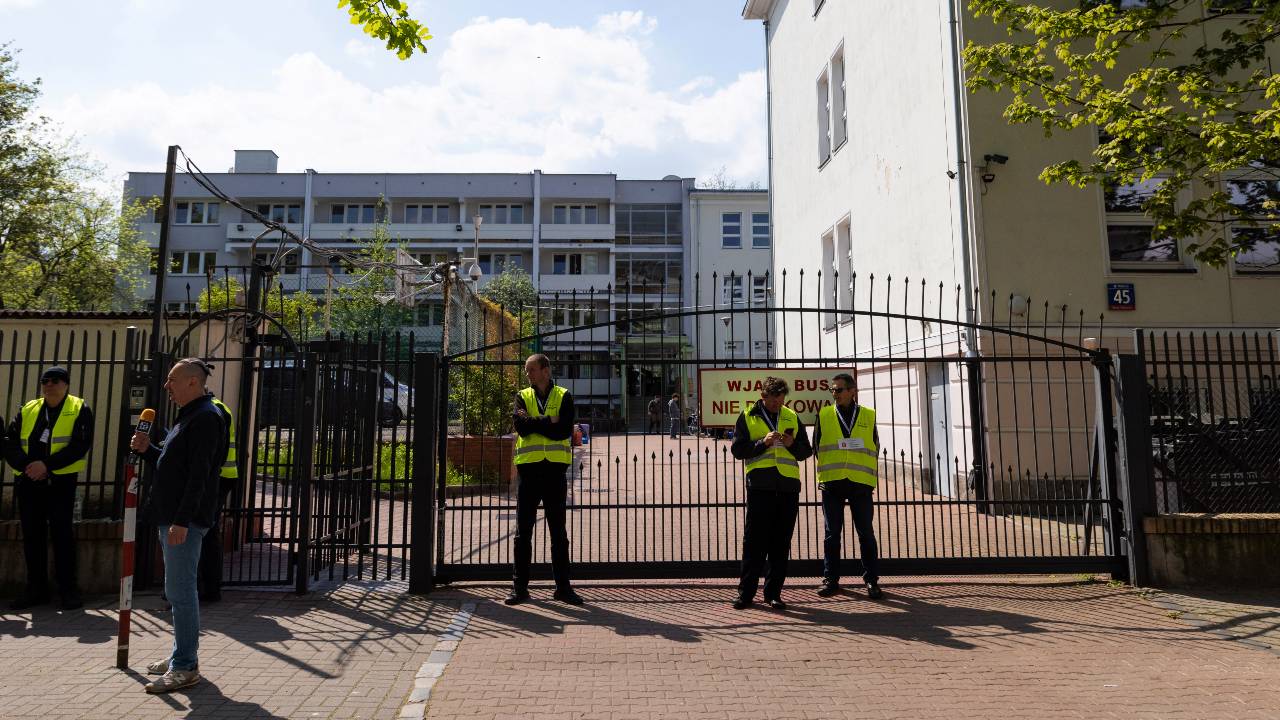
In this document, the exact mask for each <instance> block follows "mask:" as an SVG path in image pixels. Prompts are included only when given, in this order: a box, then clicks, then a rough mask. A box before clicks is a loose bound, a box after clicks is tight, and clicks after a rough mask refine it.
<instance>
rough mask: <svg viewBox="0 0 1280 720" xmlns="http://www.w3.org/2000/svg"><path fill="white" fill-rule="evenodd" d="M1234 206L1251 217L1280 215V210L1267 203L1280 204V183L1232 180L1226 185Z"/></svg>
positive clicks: (1274, 181)
mask: <svg viewBox="0 0 1280 720" xmlns="http://www.w3.org/2000/svg"><path fill="white" fill-rule="evenodd" d="M1225 189H1226V191H1227V195H1228V197H1229V199H1230V202H1231V204H1232V205H1234V206H1236V207H1238V208H1240V210H1241V211H1242V212H1245V213H1248V214H1249V215H1251V216H1255V217H1256V216H1269V215H1280V208H1278V207H1275V206H1272V207H1267V203H1269V202H1270V203H1276V202H1280V181H1276V180H1230V181H1228V182H1227V183H1226V188H1225Z"/></svg>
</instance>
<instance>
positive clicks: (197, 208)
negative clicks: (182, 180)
mask: <svg viewBox="0 0 1280 720" xmlns="http://www.w3.org/2000/svg"><path fill="white" fill-rule="evenodd" d="M203 222H204V203H191V224H192V225H199V224H201V223H203Z"/></svg>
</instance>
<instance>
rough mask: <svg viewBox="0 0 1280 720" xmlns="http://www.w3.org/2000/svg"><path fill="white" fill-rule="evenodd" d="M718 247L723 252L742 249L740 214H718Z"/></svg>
mask: <svg viewBox="0 0 1280 720" xmlns="http://www.w3.org/2000/svg"><path fill="white" fill-rule="evenodd" d="M734 218H736V219H734ZM734 230H736V232H734ZM720 247H721V248H723V249H725V250H741V249H742V213H741V212H722V213H720Z"/></svg>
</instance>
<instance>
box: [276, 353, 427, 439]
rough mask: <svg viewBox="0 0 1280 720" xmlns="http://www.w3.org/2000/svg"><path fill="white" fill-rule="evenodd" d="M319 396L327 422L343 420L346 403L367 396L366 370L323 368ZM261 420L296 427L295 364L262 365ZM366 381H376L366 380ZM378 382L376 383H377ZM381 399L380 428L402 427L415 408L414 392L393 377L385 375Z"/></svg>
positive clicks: (297, 376)
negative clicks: (353, 398) (362, 395)
mask: <svg viewBox="0 0 1280 720" xmlns="http://www.w3.org/2000/svg"><path fill="white" fill-rule="evenodd" d="M320 372H321V373H322V377H321V378H320V393H321V398H322V400H327V402H322V407H323V408H325V413H326V416H327V417H326V419H328V420H330V421H340V420H341V417H340V415H341V410H342V409H343V408H344V407H347V405H346V404H345V403H344V402H343V400H345V399H347V398H350V397H352V396H353V395H357V394H359V393H361V392H368V389H369V388H370V386H369V385H368V384H364V383H362V382H361V380H362V378H361V377H360V376H361V374H362V373H363V372H364V369H363V368H353V367H349V366H341V365H322V366H321V371H320ZM259 373H260V375H259V383H260V389H259V396H258V404H259V409H258V413H259V417H260V418H261V421H260V424H262V425H278V426H280V427H294V425H295V418H294V413H295V402H296V395H295V392H296V390H297V384H298V382H300V380H301V378H300V377H299V373H298V370H297V367H296V366H295V364H294V361H293V360H274V361H267V362H264V363H263V366H262V368H261V369H260V370H259ZM364 379H365V380H374V379H373V378H371V377H368V376H366V377H365V378H364ZM374 381H375V382H376V380H374ZM381 385H382V387H381V398H380V401H379V403H378V418H377V420H378V425H380V426H382V427H384V428H388V427H395V426H396V425H399V424H400V423H401V422H402V421H403V420H404V419H405V418H406V417H408V415H409V410H410V408H412V407H413V405H412V403H411V401H410V398H411V394H412V390H411V389H410V388H409V386H408V385H405V384H404V383H400V382H397V381H396V379H395V377H393V376H392V375H391V374H390V373H387V372H383V373H382V379H381Z"/></svg>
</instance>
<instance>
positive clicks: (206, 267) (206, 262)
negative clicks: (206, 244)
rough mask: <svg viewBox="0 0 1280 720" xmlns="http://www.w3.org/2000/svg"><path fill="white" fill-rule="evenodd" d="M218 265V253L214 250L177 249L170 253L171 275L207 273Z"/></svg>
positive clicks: (188, 275)
mask: <svg viewBox="0 0 1280 720" xmlns="http://www.w3.org/2000/svg"><path fill="white" fill-rule="evenodd" d="M217 266H218V253H216V252H214V251H212V250H175V251H173V252H171V253H169V274H170V275H183V276H187V277H194V276H199V275H205V274H207V273H208V272H209V271H210V270H212V269H214V268H216V267H217Z"/></svg>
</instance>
